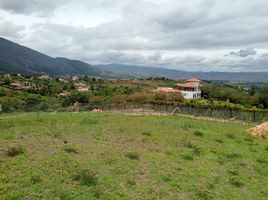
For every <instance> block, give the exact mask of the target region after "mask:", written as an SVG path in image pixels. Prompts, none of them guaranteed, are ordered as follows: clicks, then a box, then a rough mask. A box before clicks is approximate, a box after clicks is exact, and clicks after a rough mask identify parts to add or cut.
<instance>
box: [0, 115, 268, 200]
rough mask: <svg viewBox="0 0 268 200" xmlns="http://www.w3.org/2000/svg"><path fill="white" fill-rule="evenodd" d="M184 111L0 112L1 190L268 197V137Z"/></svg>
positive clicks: (20, 195)
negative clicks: (187, 115) (173, 113)
mask: <svg viewBox="0 0 268 200" xmlns="http://www.w3.org/2000/svg"><path fill="white" fill-rule="evenodd" d="M249 127H250V126H246V125H239V124H235V123H219V122H208V121H200V120H194V119H186V118H181V117H178V116H123V115H108V114H103V113H57V114H52V113H40V114H37V113H27V114H25V113H23V114H18V115H15V114H11V115H8V114H5V115H0V197H1V199H3V200H5V199H6V200H9V199H16V200H20V199H62V200H68V199H79V200H80V199H82V200H83V199H105V200H106V199H145V200H146V199H148V200H149V199H168V200H169V199H243V200H246V199H248V200H252V199H257V200H262V199H263V200H264V199H268V167H267V164H268V140H267V139H259V138H253V137H251V136H249V135H248V134H247V133H246V130H247V129H248V128H249Z"/></svg>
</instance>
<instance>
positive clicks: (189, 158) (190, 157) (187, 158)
mask: <svg viewBox="0 0 268 200" xmlns="http://www.w3.org/2000/svg"><path fill="white" fill-rule="evenodd" d="M182 158H183V159H184V160H189V161H191V160H193V159H194V157H193V156H192V155H188V154H185V155H182Z"/></svg>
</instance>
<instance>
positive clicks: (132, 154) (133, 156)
mask: <svg viewBox="0 0 268 200" xmlns="http://www.w3.org/2000/svg"><path fill="white" fill-rule="evenodd" d="M125 156H126V157H127V158H129V159H130V160H139V159H140V155H139V154H138V153H135V152H130V153H127V154H126V155H125Z"/></svg>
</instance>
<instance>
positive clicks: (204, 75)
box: [98, 64, 268, 83]
mask: <svg viewBox="0 0 268 200" xmlns="http://www.w3.org/2000/svg"><path fill="white" fill-rule="evenodd" d="M98 67H100V68H102V69H106V70H110V71H113V72H120V73H123V74H129V75H132V76H136V77H163V76H164V77H167V78H171V79H186V78H191V77H196V78H199V79H202V80H222V81H246V82H266V83H267V82H268V72H201V71H200V72H190V71H182V70H175V69H166V68H157V67H145V66H144V67H142V66H134V65H123V64H103V65H98Z"/></svg>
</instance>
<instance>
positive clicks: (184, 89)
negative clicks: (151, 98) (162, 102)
mask: <svg viewBox="0 0 268 200" xmlns="http://www.w3.org/2000/svg"><path fill="white" fill-rule="evenodd" d="M200 82H201V81H200V80H198V79H196V78H191V79H187V80H186V81H185V83H177V84H175V86H174V88H172V87H158V88H157V89H156V90H153V92H164V93H181V94H182V96H183V97H184V98H185V99H197V98H200V97H201V90H200V87H201V86H202V85H201V84H200Z"/></svg>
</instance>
